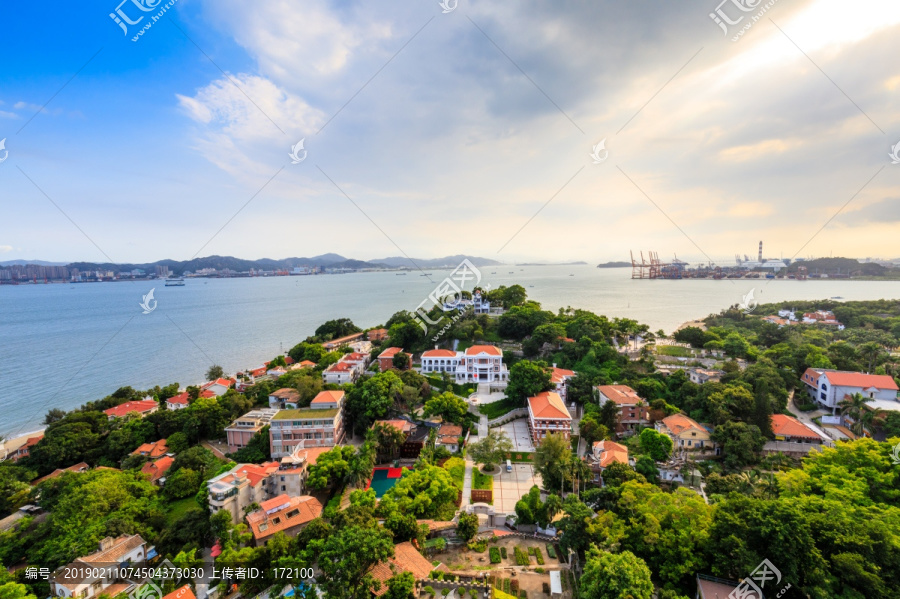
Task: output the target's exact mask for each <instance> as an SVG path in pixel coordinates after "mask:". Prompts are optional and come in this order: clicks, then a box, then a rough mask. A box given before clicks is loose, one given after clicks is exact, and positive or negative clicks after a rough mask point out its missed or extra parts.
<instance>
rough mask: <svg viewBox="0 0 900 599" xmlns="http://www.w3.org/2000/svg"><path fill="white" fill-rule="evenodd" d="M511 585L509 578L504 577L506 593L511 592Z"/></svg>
mask: <svg viewBox="0 0 900 599" xmlns="http://www.w3.org/2000/svg"><path fill="white" fill-rule="evenodd" d="M509 585H510V582H509V578H504V579H503V592H504V593H509Z"/></svg>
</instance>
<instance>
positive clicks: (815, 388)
mask: <svg viewBox="0 0 900 599" xmlns="http://www.w3.org/2000/svg"><path fill="white" fill-rule="evenodd" d="M800 380H801V381H803V384H804V385H805V386H806V390H807V393H809V397H810V399H812V400H813V401H814V402H815V403H816V404H818V405H819V406H820V407H821V408H825V409H829V410H831V413H832V415H834V414H836V413H837V412H838V410H840V407H839V404H840V403H841V401H843V400H844V399H846V398H848V397H850V396H852V395H854V394H856V393H860V394H862V396H863V397H866V398H868V399H870V400H874V401H873V402H872V403H875V404H877V403H878V400H886V401H894V402H896V401H897V390H898V387H897V383H896V382H895V381H894V379H893V378H891V377H890V376H888V375H883V374H881V375H879V374H863V373H861V372H847V371H841V370H825V369H819V368H807V369H806V372H804V373H803V376H801V377H800Z"/></svg>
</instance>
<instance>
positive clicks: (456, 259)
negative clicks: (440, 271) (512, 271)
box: [370, 254, 503, 269]
mask: <svg viewBox="0 0 900 599" xmlns="http://www.w3.org/2000/svg"><path fill="white" fill-rule="evenodd" d="M465 259H468V260H469V262H471V263H472V264H474V265H475V266H497V265H498V264H503V263H502V262H497V261H496V260H491V259H490V258H479V257H478V256H465V255H463V254H457V255H456V256H444V257H443V258H434V259H431V260H428V259H424V258H413V259H412V261H410V259H409V258H406V257H401V256H391V257H388V258H382V259H380V260H371V261H370V262H377V263H379V264H387V265H388V266H390V267H391V268H413V269H414V268H416V265H418V266H419V267H420V268H456V267H457V266H459V263H460V262H462V261H463V260H465ZM413 262H415V264H413Z"/></svg>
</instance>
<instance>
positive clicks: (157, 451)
mask: <svg viewBox="0 0 900 599" xmlns="http://www.w3.org/2000/svg"><path fill="white" fill-rule="evenodd" d="M167 451H169V448H168V446H167V445H166V440H165V439H160V440H159V441H155V442H153V443H143V444H141V445H140V446H139V447H138V448H137V449H135V450H134V451H132V452H131V455H137V454H143V455H146V456H148V457H150V458H158V457H159V456H161V455H164V454H165V453H166V452H167Z"/></svg>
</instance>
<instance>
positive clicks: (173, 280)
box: [166, 277, 184, 287]
mask: <svg viewBox="0 0 900 599" xmlns="http://www.w3.org/2000/svg"><path fill="white" fill-rule="evenodd" d="M166 287H184V279H182V278H181V277H167V278H166Z"/></svg>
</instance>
